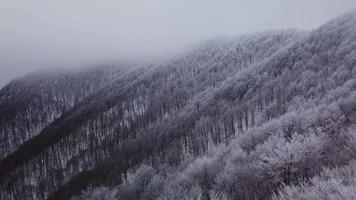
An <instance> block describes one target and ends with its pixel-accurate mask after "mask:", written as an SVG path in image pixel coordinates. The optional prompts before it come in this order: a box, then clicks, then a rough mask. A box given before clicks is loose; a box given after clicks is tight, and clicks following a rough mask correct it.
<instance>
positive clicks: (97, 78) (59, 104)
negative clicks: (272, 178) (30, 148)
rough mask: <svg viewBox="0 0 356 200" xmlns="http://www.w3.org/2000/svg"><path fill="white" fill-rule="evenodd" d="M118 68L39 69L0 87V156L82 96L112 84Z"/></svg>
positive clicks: (11, 150) (19, 143)
mask: <svg viewBox="0 0 356 200" xmlns="http://www.w3.org/2000/svg"><path fill="white" fill-rule="evenodd" d="M121 70H122V69H120V70H119V68H118V67H102V68H93V69H89V70H78V71H73V72H65V71H63V72H42V73H41V72H39V73H34V74H30V75H27V76H24V77H22V78H19V79H16V80H14V81H12V82H11V83H9V84H8V85H6V86H5V87H4V88H2V89H1V90H0V113H1V115H0V159H3V158H4V157H5V156H6V155H7V154H9V153H11V152H13V151H15V150H16V149H17V148H18V147H19V146H20V145H21V144H22V143H24V142H25V141H27V140H28V139H30V138H32V137H33V136H35V135H37V134H38V133H39V132H40V131H41V130H42V129H43V128H44V127H46V126H47V125H48V124H50V123H51V122H53V121H54V120H55V119H56V118H58V117H59V116H60V115H61V114H62V113H63V112H64V111H66V110H68V109H70V108H71V107H73V105H75V104H77V103H78V102H80V101H81V100H82V99H83V98H84V97H86V96H88V95H90V94H91V93H92V92H95V91H97V90H99V89H100V88H102V87H103V86H105V85H107V84H109V83H111V82H112V81H113V80H114V79H115V78H117V76H118V75H119V74H120V71H121Z"/></svg>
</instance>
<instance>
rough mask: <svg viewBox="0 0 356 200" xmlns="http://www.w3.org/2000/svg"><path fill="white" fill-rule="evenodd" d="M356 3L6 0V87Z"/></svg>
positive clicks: (315, 21) (2, 76)
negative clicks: (34, 74) (28, 77)
mask: <svg viewBox="0 0 356 200" xmlns="http://www.w3.org/2000/svg"><path fill="white" fill-rule="evenodd" d="M353 8H356V1H355V0H100V1H99V0H60V1H59V0H58V1H56V0H0V87H1V86H3V85H4V84H5V83H7V82H8V81H9V80H11V79H13V78H14V77H18V76H22V75H23V74H25V73H28V72H31V71H35V70H39V69H48V68H55V67H63V68H71V67H78V66H83V65H88V64H95V63H100V62H107V61H112V60H114V59H120V58H137V59H144V58H146V59H150V58H156V57H159V56H164V55H168V54H172V53H175V52H178V51H180V50H182V49H184V48H186V47H187V46H190V45H191V44H194V43H196V42H197V41H201V40H204V39H206V38H209V37H214V36H216V35H235V34H240V33H247V32H255V31H260V30H266V29H282V28H283V29H285V28H300V29H312V28H316V27H318V26H320V25H321V24H323V23H324V22H326V21H328V20H330V19H331V18H333V17H335V16H337V15H339V14H342V13H344V12H347V11H348V10H351V9H353Z"/></svg>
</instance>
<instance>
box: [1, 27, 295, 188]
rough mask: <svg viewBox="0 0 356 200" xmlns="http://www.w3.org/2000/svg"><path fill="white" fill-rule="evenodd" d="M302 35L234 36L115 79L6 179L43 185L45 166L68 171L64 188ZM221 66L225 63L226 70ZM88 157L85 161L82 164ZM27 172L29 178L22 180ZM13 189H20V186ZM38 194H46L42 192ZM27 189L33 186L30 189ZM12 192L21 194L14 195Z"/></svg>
mask: <svg viewBox="0 0 356 200" xmlns="http://www.w3.org/2000/svg"><path fill="white" fill-rule="evenodd" d="M298 37H299V34H298V33H296V32H295V31H288V32H280V33H279V32H269V33H264V34H261V35H251V36H245V37H242V38H238V39H233V40H232V41H231V42H229V43H228V44H227V45H222V46H221V47H212V46H211V44H206V45H204V46H203V47H201V48H200V49H197V50H195V51H194V52H193V53H191V54H188V55H184V56H182V57H181V58H178V59H176V60H173V61H170V62H168V63H164V64H161V65H158V66H156V67H154V68H153V69H149V70H147V69H142V71H141V72H140V71H134V72H132V73H131V75H128V76H126V79H125V81H119V82H115V83H114V84H112V85H111V86H108V87H106V88H104V89H103V90H101V91H99V92H98V93H97V94H93V95H92V96H90V97H88V98H87V99H85V100H84V101H83V102H82V103H80V104H78V105H76V106H74V107H73V109H71V110H70V111H69V112H68V113H66V114H64V115H63V116H62V117H61V118H60V119H58V120H56V121H55V122H54V123H52V124H51V125H50V126H48V127H47V128H46V129H44V130H43V131H42V132H41V133H40V134H39V135H38V136H37V137H35V138H34V139H32V140H30V141H29V142H27V143H26V144H25V145H23V146H22V147H21V148H20V149H19V150H18V151H15V152H14V153H13V154H11V155H10V156H8V157H7V158H6V159H4V160H3V161H2V162H1V165H0V169H1V170H0V171H1V173H0V174H1V176H5V174H8V173H10V175H9V177H17V176H18V174H22V175H21V176H22V177H25V179H26V177H27V178H28V179H33V177H38V179H40V180H42V179H43V178H44V177H42V176H43V171H42V170H43V167H44V168H47V170H48V173H51V171H54V170H56V171H58V170H59V171H63V172H62V173H63V176H60V177H53V181H54V185H58V183H56V182H59V183H63V182H64V183H65V182H66V181H68V180H69V179H70V177H71V176H73V175H75V174H76V173H78V172H80V171H85V169H91V168H92V167H94V166H95V165H96V164H97V163H100V162H101V160H105V159H106V158H107V157H108V156H109V155H110V154H111V152H113V151H116V149H117V148H118V146H121V145H126V144H127V143H128V142H129V141H130V140H135V139H136V138H142V136H141V135H142V134H146V132H147V133H148V132H151V129H157V128H160V127H162V126H164V124H165V123H166V122H167V121H169V120H170V119H174V118H176V117H177V116H179V115H181V114H182V110H183V109H184V107H185V105H187V103H188V102H189V101H191V99H193V98H194V96H195V94H197V93H200V92H201V91H204V90H205V89H206V88H209V87H216V86H217V85H218V84H219V83H220V82H221V81H223V80H225V79H226V77H228V76H231V75H233V74H234V72H237V71H239V70H241V69H242V68H246V67H248V66H250V65H251V64H253V63H255V62H259V61H261V60H263V59H264V58H265V57H268V56H270V55H272V54H273V53H274V52H276V51H278V50H279V49H280V48H282V47H283V46H285V45H287V44H289V43H290V42H291V41H294V40H295V38H298ZM253 52H255V53H253ZM226 57H228V58H230V59H232V60H230V61H229V60H227V59H226ZM219 62H226V63H225V64H224V65H222V66H221V65H220V63H219ZM219 68H221V69H219ZM95 130H99V131H95ZM83 136H84V137H83ZM140 140H141V139H140ZM93 142H95V143H97V144H93ZM69 144H71V145H69ZM83 145H84V146H83ZM60 152H67V154H66V155H67V156H64V157H62V155H61V154H62V153H60ZM133 156H134V155H133ZM58 157H60V159H58ZM130 157H131V156H130ZM83 159H84V160H85V161H84V163H82V164H80V162H83ZM130 159H131V158H130ZM40 160H51V162H52V163H56V164H54V166H46V165H45V166H41V167H40V166H37V163H43V162H41V161H40ZM78 161H80V162H79V165H78ZM22 164H24V165H23V166H21V167H20V168H16V170H14V169H15V167H17V166H20V165H22ZM73 167H74V168H73ZM53 168H55V169H53ZM125 168H126V167H125ZM73 170H74V171H73ZM10 171H12V172H10ZM23 171H24V172H23ZM23 173H24V174H27V175H25V176H23ZM46 178H48V176H47V177H46ZM58 178H60V179H58ZM12 184H13V183H12ZM19 184H21V183H19ZM4 185H6V184H4ZM46 186H48V188H47V189H48V190H53V188H55V186H51V185H50V184H48V183H47V185H46ZM12 187H14V188H18V186H17V184H16V183H15V184H13V185H12ZM35 189H36V190H38V193H40V194H41V193H42V194H43V188H39V187H37V188H35ZM29 190H30V191H31V190H33V188H32V187H29ZM31 192H32V191H31ZM31 192H29V193H31ZM14 193H15V194H16V195H18V192H16V190H14Z"/></svg>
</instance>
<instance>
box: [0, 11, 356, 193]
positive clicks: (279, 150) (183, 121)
mask: <svg viewBox="0 0 356 200" xmlns="http://www.w3.org/2000/svg"><path fill="white" fill-rule="evenodd" d="M355 65H356V14H355V13H354V12H351V13H349V14H346V15H343V16H341V17H339V18H337V19H335V20H333V21H331V22H329V23H327V24H325V25H324V26H322V27H321V28H319V29H317V30H314V31H312V32H310V33H300V32H297V31H281V32H266V33H261V34H252V35H247V36H242V37H238V38H233V39H223V40H216V41H212V42H210V43H207V44H205V45H202V46H201V47H198V48H197V49H195V50H193V51H192V52H190V53H187V54H185V55H183V56H181V57H178V58H176V59H173V60H171V61H167V62H165V63H162V64H157V65H154V66H150V67H143V68H139V69H135V70H131V71H130V72H127V73H126V74H125V76H122V77H121V78H119V79H117V80H116V81H113V82H112V83H110V84H108V85H107V86H106V87H104V88H102V89H100V90H98V91H96V92H93V93H91V95H90V96H87V97H85V98H83V99H82V100H81V101H80V102H78V103H76V104H75V105H73V106H72V108H71V109H69V110H67V111H65V112H64V114H62V115H61V117H60V118H59V119H56V120H54V121H53V122H52V123H49V124H48V125H47V126H46V128H44V129H43V130H42V131H41V132H40V133H39V134H38V135H37V136H36V137H33V138H32V139H30V140H28V141H27V142H25V143H24V144H23V145H22V146H21V147H20V148H19V149H18V150H16V151H14V152H13V153H11V154H9V155H8V156H7V157H6V158H5V159H3V160H2V161H1V162H0V176H1V180H0V190H1V195H2V196H1V198H2V199H47V198H48V199H69V198H70V197H72V196H73V195H77V194H79V193H80V192H81V191H82V190H84V189H86V188H88V187H89V188H92V187H98V188H97V189H95V190H93V191H90V190H89V191H87V192H86V193H85V194H83V195H82V196H78V197H77V198H79V199H90V198H93V199H95V198H100V199H105V198H118V199H214V198H215V199H268V198H270V197H272V196H273V195H275V196H274V197H273V198H278V194H276V193H277V192H278V189H279V188H280V187H281V186H283V185H291V184H297V183H298V182H299V181H300V180H305V181H307V180H308V179H310V178H312V177H313V176H316V175H317V174H318V173H319V171H321V170H322V168H323V167H325V166H326V167H334V166H343V165H346V164H347V163H349V162H350V161H351V160H352V159H353V158H355V156H356V154H355V152H356V151H355V149H356V145H354V144H355V143H354V142H353V141H354V139H353V138H354V136H353V133H354V130H355V129H356V128H355V127H354V124H355V123H356V112H355V110H356V101H355V96H356V93H355V92H354V91H355V87H356V70H355V69H356V68H355ZM99 186H100V187H99ZM101 186H110V188H105V187H101ZM286 190H288V188H287V189H286ZM283 192H284V191H282V190H281V194H283ZM105 195H107V197H105ZM276 195H277V196H276ZM281 198H282V196H281Z"/></svg>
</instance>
